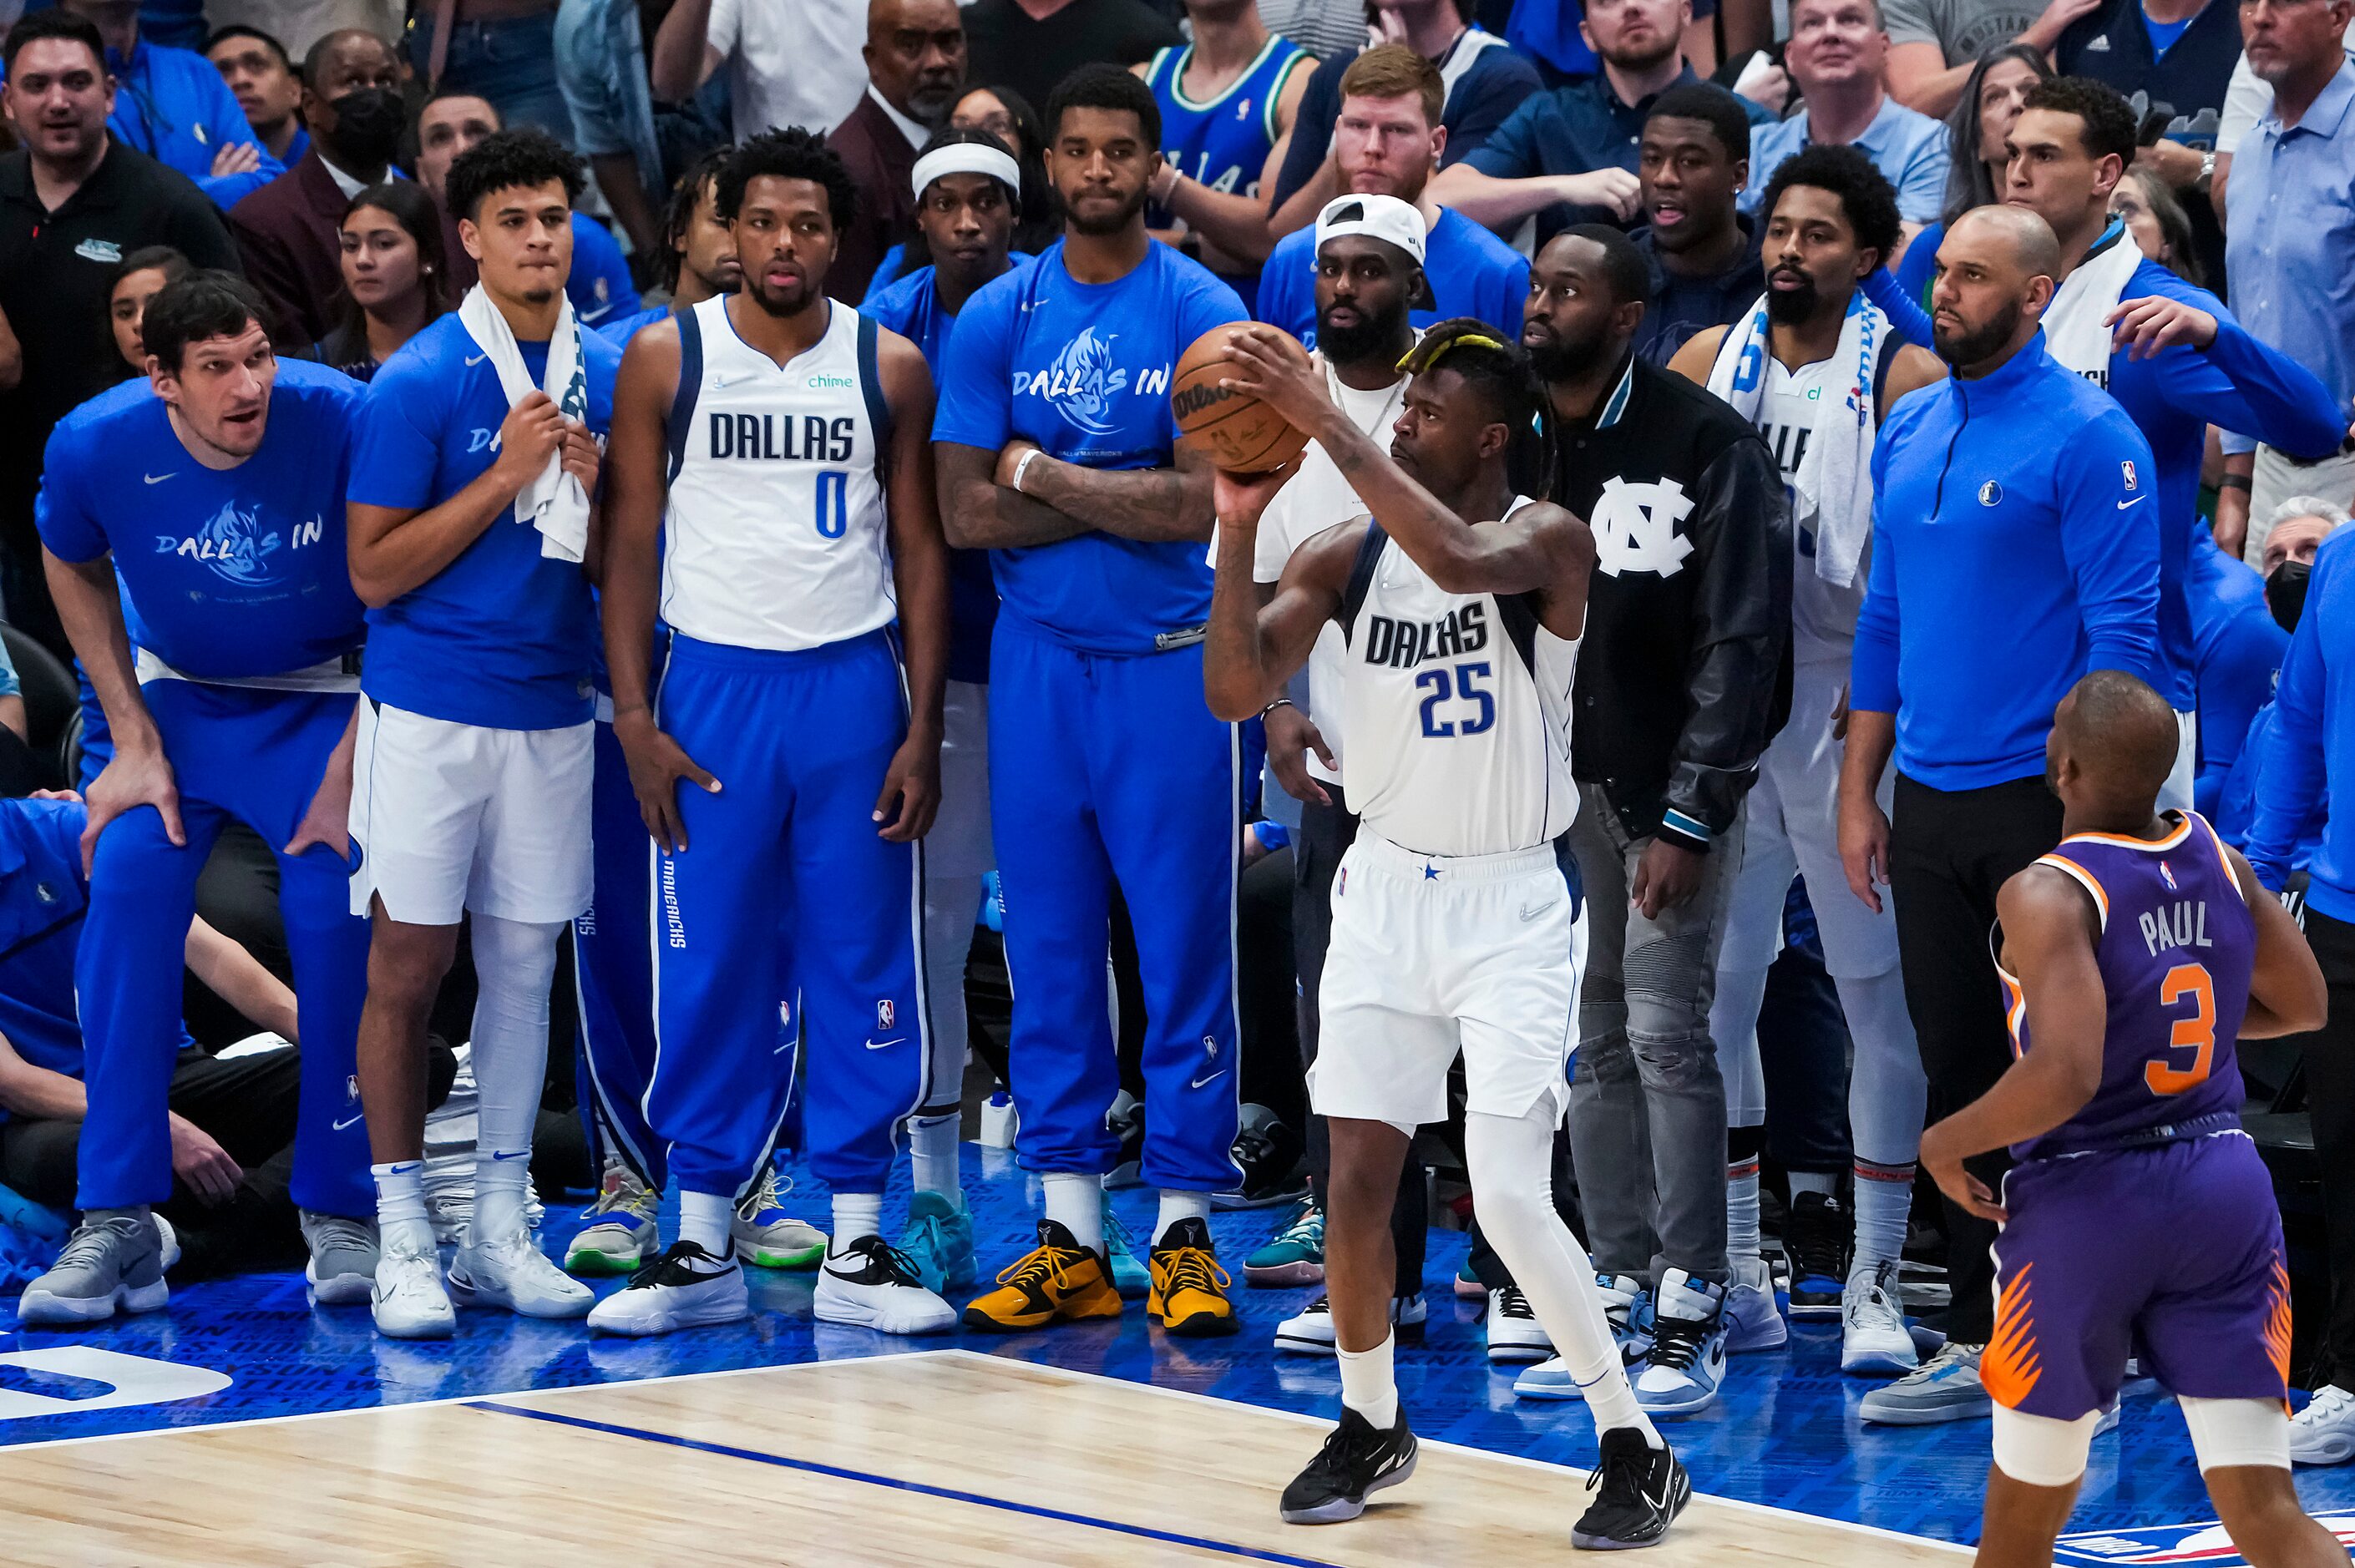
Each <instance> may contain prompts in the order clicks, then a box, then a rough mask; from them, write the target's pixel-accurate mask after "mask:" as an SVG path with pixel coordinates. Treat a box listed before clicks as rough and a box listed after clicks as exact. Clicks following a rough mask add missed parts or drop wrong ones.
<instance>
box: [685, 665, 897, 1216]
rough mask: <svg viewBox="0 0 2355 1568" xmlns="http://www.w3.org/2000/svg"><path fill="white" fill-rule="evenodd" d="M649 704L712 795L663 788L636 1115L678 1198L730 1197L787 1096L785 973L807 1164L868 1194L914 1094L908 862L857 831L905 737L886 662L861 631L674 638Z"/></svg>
mask: <svg viewBox="0 0 2355 1568" xmlns="http://www.w3.org/2000/svg"><path fill="white" fill-rule="evenodd" d="M906 715H907V708H906V701H905V696H904V693H903V690H902V686H901V681H900V661H899V655H898V653H897V652H896V651H895V649H894V648H893V646H892V644H891V641H890V638H889V637H888V636H887V635H886V634H885V633H883V632H880V631H878V632H874V633H871V634H869V635H868V636H865V637H859V638H854V639H852V640H850V641H846V642H837V643H833V644H830V645H829V646H826V647H824V648H815V649H810V650H807V651H805V652H774V651H771V650H766V649H755V648H730V647H721V646H719V645H716V644H713V643H709V642H698V641H695V640H694V639H692V638H688V637H681V636H675V637H674V638H673V639H672V641H671V652H670V662H669V665H668V667H667V669H666V671H665V673H664V675H663V681H662V686H661V690H660V692H659V694H658V695H657V696H656V698H655V722H656V723H657V724H659V725H660V726H662V728H663V729H664V730H665V731H666V733H667V734H668V735H669V736H671V738H672V739H674V740H676V741H677V742H678V744H679V746H680V747H683V748H684V749H685V750H686V752H687V755H688V756H689V757H691V758H694V759H695V760H696V761H697V762H698V764H700V765H701V767H702V768H703V769H704V771H706V772H707V773H709V774H710V775H711V776H712V777H713V778H715V779H718V780H719V785H720V789H719V793H717V794H711V793H707V792H706V791H704V790H702V789H698V788H697V787H696V786H694V785H693V784H682V785H681V786H680V787H679V792H678V793H679V814H680V818H681V820H682V821H683V824H684V826H685V828H686V832H687V850H686V852H685V853H680V854H676V855H673V854H665V853H662V851H661V850H660V849H659V848H658V847H657V848H656V849H655V851H654V852H653V856H652V863H653V868H654V871H653V874H654V889H653V894H654V896H653V900H652V904H653V911H654V951H655V1033H656V1044H657V1051H656V1055H655V1069H654V1081H653V1083H652V1085H651V1086H649V1088H648V1089H647V1091H646V1099H645V1110H646V1120H647V1122H648V1124H649V1125H650V1126H651V1127H652V1128H654V1131H655V1135H656V1136H657V1137H659V1138H663V1139H667V1140H668V1141H669V1143H670V1165H671V1171H672V1174H674V1175H675V1176H677V1179H678V1184H679V1188H680V1190H681V1191H682V1192H720V1193H729V1194H734V1193H737V1192H741V1190H742V1188H743V1186H744V1184H745V1182H746V1181H748V1180H749V1179H750V1178H751V1177H752V1176H753V1175H755V1174H756V1173H757V1171H758V1169H759V1166H760V1162H761V1159H762V1155H763V1153H764V1152H765V1151H766V1150H767V1149H768V1148H769V1145H770V1142H771V1140H772V1139H773V1137H774V1135H775V1133H776V1130H777V1128H778V1124H779V1122H780V1121H781V1120H782V1119H783V1115H784V1111H785V1106H786V1099H787V1096H788V1094H789V1092H790V1090H791V1088H792V1085H793V1066H794V1055H793V1050H792V1045H793V1036H792V1035H791V1033H783V1032H781V1031H780V1029H779V1027H778V1020H779V1012H778V1002H777V999H778V998H779V997H780V996H783V995H787V994H790V993H789V992H788V991H787V989H786V983H787V981H788V980H793V981H794V982H797V985H798V989H799V991H800V993H801V998H802V1008H801V1014H802V1016H801V1024H802V1027H801V1038H802V1040H803V1042H804V1048H805V1050H806V1052H807V1053H808V1057H809V1067H808V1084H807V1086H806V1095H807V1097H806V1100H805V1113H804V1115H805V1139H806V1143H807V1146H808V1150H809V1160H810V1169H811V1170H812V1171H815V1173H816V1175H817V1176H818V1178H819V1179H820V1180H821V1181H826V1183H827V1184H828V1185H830V1186H832V1187H834V1188H835V1189H836V1190H837V1191H840V1192H881V1191H882V1190H883V1185H884V1181H885V1179H886V1177H887V1176H889V1174H890V1169H891V1160H892V1156H893V1155H894V1154H895V1153H896V1152H897V1149H898V1142H897V1139H898V1131H899V1126H900V1121H901V1119H902V1118H905V1117H906V1116H907V1115H908V1113H909V1112H911V1111H912V1110H914V1109H915V1108H916V1107H918V1106H921V1105H922V1104H923V1103H924V1101H925V1095H926V1091H927V1089H928V1087H929V1086H928V1084H927V1083H926V1078H927V1076H928V1074H927V1062H928V1060H929V1044H930V1031H931V1022H930V1017H929V1013H928V1010H927V1008H926V1006H925V1001H924V991H923V967H922V961H921V956H922V940H923V936H922V933H923V914H924V899H923V880H922V853H921V849H920V847H919V846H917V845H913V844H900V843H891V842H888V841H886V840H884V839H883V838H881V837H879V835H878V834H877V832H876V823H875V821H873V812H874V810H875V797H876V796H877V795H878V794H879V792H880V791H881V789H882V788H883V776H884V774H885V772H886V771H887V769H888V768H889V767H890V761H891V757H892V754H893V753H894V752H896V751H897V750H898V749H899V747H900V741H901V739H902V738H903V737H904V736H906V734H907V716H906Z"/></svg>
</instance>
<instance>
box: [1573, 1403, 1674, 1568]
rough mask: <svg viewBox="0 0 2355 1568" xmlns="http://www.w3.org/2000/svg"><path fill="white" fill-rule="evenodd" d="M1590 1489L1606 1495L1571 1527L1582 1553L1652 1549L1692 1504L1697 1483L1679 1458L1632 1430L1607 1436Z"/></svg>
mask: <svg viewBox="0 0 2355 1568" xmlns="http://www.w3.org/2000/svg"><path fill="white" fill-rule="evenodd" d="M1586 1489H1587V1490H1589V1491H1598V1490H1599V1491H1600V1493H1601V1494H1602V1495H1601V1496H1599V1497H1597V1498H1596V1499H1594V1502H1593V1506H1592V1507H1590V1508H1589V1509H1588V1510H1586V1512H1585V1513H1584V1514H1583V1515H1582V1516H1581V1517H1580V1519H1579V1521H1578V1522H1577V1523H1576V1524H1575V1525H1573V1526H1572V1527H1571V1531H1570V1543H1571V1544H1572V1546H1575V1547H1577V1548H1579V1549H1580V1550H1581V1551H1583V1552H1626V1551H1630V1550H1632V1549H1634V1548H1636V1547H1639V1546H1650V1545H1653V1544H1654V1543H1656V1542H1658V1540H1659V1539H1660V1537H1662V1536H1664V1535H1666V1534H1667V1533H1668V1526H1669V1524H1670V1523H1672V1522H1673V1521H1674V1520H1675V1519H1676V1517H1677V1515H1678V1514H1680V1513H1682V1512H1684V1510H1685V1504H1687V1503H1689V1502H1690V1501H1692V1478H1691V1477H1690V1476H1688V1475H1686V1474H1685V1467H1683V1466H1682V1465H1679V1464H1678V1463H1677V1457H1676V1456H1675V1455H1674V1454H1671V1453H1669V1452H1668V1449H1667V1448H1665V1447H1659V1448H1655V1447H1653V1446H1652V1445H1651V1442H1650V1440H1649V1439H1648V1438H1646V1436H1644V1435H1643V1433H1641V1432H1639V1431H1637V1430H1636V1428H1635V1427H1633V1426H1614V1427H1613V1428H1612V1429H1611V1430H1610V1431H1608V1432H1605V1433H1604V1435H1603V1458H1602V1460H1601V1462H1599V1463H1598V1464H1596V1466H1595V1467H1594V1473H1593V1475H1591V1476H1589V1477H1587V1478H1586Z"/></svg>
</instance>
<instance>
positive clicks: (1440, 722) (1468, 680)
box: [1414, 660, 1497, 740]
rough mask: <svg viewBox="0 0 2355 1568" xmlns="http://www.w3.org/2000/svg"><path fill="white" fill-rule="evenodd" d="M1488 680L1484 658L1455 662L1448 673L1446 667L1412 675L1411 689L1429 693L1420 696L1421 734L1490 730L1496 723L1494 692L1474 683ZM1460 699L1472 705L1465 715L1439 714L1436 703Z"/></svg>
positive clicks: (1445, 736) (1434, 735)
mask: <svg viewBox="0 0 2355 1568" xmlns="http://www.w3.org/2000/svg"><path fill="white" fill-rule="evenodd" d="M1487 679H1488V665H1487V662H1486V661H1485V660H1484V661H1482V662H1479V663H1476V664H1458V665H1456V666H1455V671H1454V673H1453V674H1452V675H1451V674H1450V673H1449V671H1448V669H1447V667H1446V666H1444V665H1442V666H1441V667H1439V668H1438V669H1436V670H1425V671H1424V672H1423V673H1422V674H1420V675H1417V676H1416V677H1415V678H1414V689H1415V690H1416V691H1418V692H1428V693H1430V695H1429V696H1426V697H1424V698H1423V702H1422V704H1421V707H1422V710H1423V734H1424V735H1425V736H1429V737H1430V738H1432V739H1433V740H1445V739H1448V738H1450V737H1451V736H1459V735H1478V734H1481V733H1482V732H1483V731H1486V730H1489V729H1493V728H1495V727H1496V724H1497V698H1496V694H1494V693H1492V692H1489V691H1487V690H1486V689H1485V688H1483V687H1482V686H1481V685H1479V684H1477V683H1479V682H1484V681H1487ZM1452 700H1460V701H1463V702H1467V703H1470V704H1471V705H1472V712H1471V715H1469V716H1468V717H1465V718H1460V719H1444V718H1441V717H1440V716H1439V713H1438V708H1439V705H1440V704H1442V703H1444V702H1449V701H1452Z"/></svg>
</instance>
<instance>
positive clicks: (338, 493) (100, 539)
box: [35, 360, 366, 680]
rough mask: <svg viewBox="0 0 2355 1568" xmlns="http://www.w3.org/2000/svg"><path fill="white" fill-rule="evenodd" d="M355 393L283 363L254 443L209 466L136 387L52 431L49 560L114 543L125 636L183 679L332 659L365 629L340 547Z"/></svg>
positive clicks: (352, 385)
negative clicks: (240, 457) (236, 457)
mask: <svg viewBox="0 0 2355 1568" xmlns="http://www.w3.org/2000/svg"><path fill="white" fill-rule="evenodd" d="M365 397H366V390H365V388H363V387H361V386H360V385H359V383H357V382H356V381H354V380H352V379H351V378H350V377H348V376H344V375H343V374H342V373H340V372H338V371H334V370H329V369H327V368H325V366H316V365H311V364H307V363H304V361H301V360H281V361H280V362H279V365H278V377H277V381H276V383H275V385H274V386H273V387H272V391H271V395H270V416H269V422H268V424H267V425H266V426H265V427H264V429H263V432H262V439H261V447H260V449H259V450H256V451H255V452H254V454H253V455H252V456H251V457H250V458H248V459H246V460H245V461H243V462H241V463H240V464H238V465H237V466H236V467H235V468H230V469H209V468H207V467H205V465H204V464H202V463H200V462H198V461H197V460H196V459H195V458H194V457H192V456H190V455H189V453H188V449H187V448H186V446H185V445H183V444H182V442H181V440H180V438H179V437H178V435H176V433H174V431H173V429H172V424H171V418H170V415H169V412H168V410H167V409H166V408H165V405H164V401H163V399H161V398H159V397H156V396H155V392H154V390H153V389H152V388H151V387H149V386H148V384H147V383H146V382H144V381H126V382H124V383H123V385H122V386H120V387H115V388H114V389H112V391H109V392H103V393H101V394H100V395H99V396H98V397H93V398H91V400H90V401H89V402H87V403H85V404H83V405H82V406H81V407H80V408H77V409H75V410H74V411H73V412H72V413H70V414H69V415H67V416H66V417H65V418H64V419H62V420H60V421H59V424H58V428H57V429H56V430H55V431H54V432H52V433H51V435H50V437H49V448H48V464H47V468H46V470H45V471H44V473H43V476H42V481H41V493H40V499H39V501H38V503H37V506H36V510H35V517H36V520H37V524H38V526H39V528H40V533H41V542H42V543H43V544H44V545H46V546H48V548H49V549H50V550H51V551H52V552H54V553H55V554H56V555H57V556H59V558H60V559H63V560H68V561H91V560H96V559H97V558H98V557H100V556H103V555H105V554H107V553H108V552H109V551H112V552H113V556H114V566H115V570H116V573H117V575H118V576H119V577H120V578H121V580H122V583H123V597H124V599H125V601H126V609H128V610H129V612H130V613H129V614H128V615H127V616H126V620H128V622H129V624H130V626H131V628H132V629H133V630H132V636H133V641H134V642H135V643H136V644H137V645H138V646H139V647H142V648H144V649H146V650H147V651H148V652H151V653H153V654H155V656H156V657H157V658H159V659H161V660H163V661H164V662H165V663H166V664H169V665H171V666H172V667H173V668H175V669H176V670H180V671H183V672H185V673H187V674H191V675H197V676H211V677H215V678H218V679H223V680H234V679H240V678H243V677H249V676H254V675H275V674H281V673H285V672H287V671H290V670H300V669H304V668H307V667H309V666H310V665H313V664H318V663H322V662H325V661H327V660H330V659H335V658H337V657H339V656H341V655H343V654H345V653H348V652H351V651H352V650H353V649H355V648H357V647H358V646H359V645H360V643H361V641H362V639H363V638H364V637H365V635H366V629H365V626H364V624H363V621H362V619H361V617H362V611H361V609H360V601H359V599H358V598H357V596H355V595H354V594H353V592H352V579H351V568H350V566H349V564H348V562H347V560H346V556H345V553H344V495H345V489H346V482H347V480H348V479H349V477H350V474H351V471H352V452H353V448H354V447H355V445H356V444H357V430H358V423H359V414H360V408H361V405H362V402H363V400H364V398H365Z"/></svg>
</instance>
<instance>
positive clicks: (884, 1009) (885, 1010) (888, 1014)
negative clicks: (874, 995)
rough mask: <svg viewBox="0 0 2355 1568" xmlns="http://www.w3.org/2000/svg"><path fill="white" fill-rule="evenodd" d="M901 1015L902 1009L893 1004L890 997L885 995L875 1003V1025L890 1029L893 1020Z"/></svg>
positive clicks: (879, 1027)
mask: <svg viewBox="0 0 2355 1568" xmlns="http://www.w3.org/2000/svg"><path fill="white" fill-rule="evenodd" d="M899 1015H900V1010H899V1009H898V1008H896V1007H894V1006H892V1005H891V999H890V997H885V998H884V999H883V1000H881V1001H878V1002H877V1003H876V1004H875V1027H876V1028H878V1029H889V1028H890V1027H891V1021H892V1020H893V1019H894V1018H897V1017H898V1016H899Z"/></svg>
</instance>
